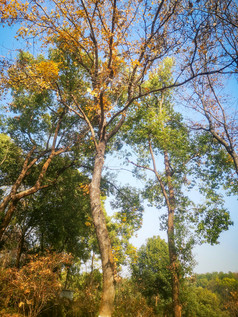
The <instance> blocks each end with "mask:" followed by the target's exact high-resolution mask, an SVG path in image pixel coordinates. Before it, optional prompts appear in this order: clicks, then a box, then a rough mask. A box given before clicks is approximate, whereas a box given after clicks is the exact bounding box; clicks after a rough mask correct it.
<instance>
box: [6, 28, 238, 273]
mask: <svg viewBox="0 0 238 317" xmlns="http://www.w3.org/2000/svg"><path fill="white" fill-rule="evenodd" d="M16 29H17V28H16V27H5V28H2V27H0V57H2V56H6V54H7V57H8V58H14V56H15V50H16V49H19V48H22V47H23V42H22V41H17V40H16V39H15V38H14V36H15V31H16ZM30 42H32V41H31V40H30ZM30 52H31V53H34V51H33V46H31V47H30ZM231 91H232V92H234V93H235V94H236V93H238V89H237V82H235V81H233V82H232V86H231ZM236 97H237V96H236ZM106 164H107V165H108V166H112V167H113V168H114V167H117V168H119V170H120V172H118V174H119V179H120V180H121V181H122V183H130V184H131V185H137V184H138V180H135V179H134V178H133V177H132V176H131V174H130V173H129V172H127V171H124V170H123V169H122V168H121V167H120V162H119V161H118V160H115V159H113V158H109V159H108V160H107V161H106ZM226 206H227V207H228V209H229V210H230V212H231V218H232V220H233V221H234V226H233V227H230V229H229V231H226V232H224V233H222V234H221V237H220V239H219V241H220V244H219V245H216V246H209V245H202V246H197V247H196V248H195V249H194V254H195V260H196V261H197V262H198V265H197V266H196V267H195V272H197V273H205V272H212V271H224V272H228V271H233V272H235V271H236V272H238V243H237V241H238V208H237V206H238V205H237V198H235V197H227V198H226ZM107 208H110V207H109V204H107ZM109 211H110V210H109ZM159 215H160V212H159V211H158V210H156V209H155V208H149V207H147V206H146V205H145V213H144V222H143V226H142V228H141V229H140V230H139V231H138V232H137V237H135V238H133V239H132V242H133V244H134V245H135V246H136V247H140V246H141V245H142V244H144V243H145V242H146V239H147V238H149V237H152V236H154V235H160V236H161V237H162V238H164V239H165V240H167V238H166V233H165V232H162V231H160V229H159V228H160V223H159Z"/></svg>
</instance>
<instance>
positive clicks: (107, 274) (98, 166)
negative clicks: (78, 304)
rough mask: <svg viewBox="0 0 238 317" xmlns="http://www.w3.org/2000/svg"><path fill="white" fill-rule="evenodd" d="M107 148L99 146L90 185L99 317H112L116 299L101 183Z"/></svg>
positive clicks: (113, 269)
mask: <svg viewBox="0 0 238 317" xmlns="http://www.w3.org/2000/svg"><path fill="white" fill-rule="evenodd" d="M105 147H106V145H105V142H100V143H99V144H98V145H97V153H96V156H95V161H94V170H93V175H92V181H91V184H90V201H91V212H92V217H93V222H94V226H95V230H96V235H97V239H98V244H99V250H100V254H101V261H102V271H103V291H102V299H101V305H100V310H99V317H111V315H112V312H113V303H114V298H115V286H114V276H115V265H114V261H113V255H112V250H111V242H110V238H109V235H108V230H107V226H106V219H105V216H104V213H103V209H102V204H101V197H100V183H101V175H102V168H103V164H104V154H105Z"/></svg>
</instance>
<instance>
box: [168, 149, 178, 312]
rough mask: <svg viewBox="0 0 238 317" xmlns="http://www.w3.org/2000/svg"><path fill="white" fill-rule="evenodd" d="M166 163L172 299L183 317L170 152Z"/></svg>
mask: <svg viewBox="0 0 238 317" xmlns="http://www.w3.org/2000/svg"><path fill="white" fill-rule="evenodd" d="M164 164H165V172H166V178H167V182H168V191H169V195H168V202H167V208H168V246H169V259H170V270H171V276H172V299H173V316H174V317H181V314H182V307H181V304H180V300H179V284H180V283H179V264H178V259H177V252H176V246H175V239H174V213H175V195H174V187H173V183H172V172H171V168H170V164H169V158H168V154H167V152H166V151H165V153H164Z"/></svg>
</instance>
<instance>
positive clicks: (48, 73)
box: [0, 52, 85, 239]
mask: <svg viewBox="0 0 238 317" xmlns="http://www.w3.org/2000/svg"><path fill="white" fill-rule="evenodd" d="M54 66H55V65H54V63H53V62H51V61H48V62H46V61H45V60H44V58H43V57H42V56H41V57H39V58H38V59H37V60H36V59H34V58H33V57H32V56H31V55H30V54H28V53H23V52H21V53H20V55H19V59H18V60H17V61H16V64H15V65H12V66H11V68H10V69H9V71H8V74H9V79H8V83H7V84H8V87H10V89H11V90H12V94H13V102H12V103H11V105H10V106H8V107H7V108H8V111H9V110H11V112H12V113H14V114H15V116H14V117H13V116H10V117H9V118H6V123H5V126H3V128H4V129H5V131H6V132H7V133H8V134H9V135H10V136H11V137H12V141H10V140H9V141H7V143H6V144H10V143H11V144H12V145H11V146H12V147H15V148H17V151H16V152H15V153H13V151H11V152H8V151H7V150H6V153H5V154H4V155H5V157H3V159H2V164H1V171H2V175H3V176H2V179H1V181H2V185H5V186H6V188H7V190H6V191H5V195H4V197H3V200H2V202H1V204H0V212H1V215H2V219H1V225H0V239H2V237H3V234H4V231H5V230H6V228H7V226H8V225H9V223H10V221H11V219H12V217H13V214H14V211H15V209H16V206H17V204H18V202H19V201H20V200H21V199H23V198H24V197H27V196H29V195H32V194H34V193H36V192H38V191H39V190H41V189H44V188H47V187H49V186H51V185H52V184H54V183H55V182H56V181H57V178H58V177H59V175H60V174H61V173H62V172H63V171H64V170H65V169H66V168H67V167H69V166H71V165H72V164H74V162H76V161H75V159H74V157H73V151H72V148H73V147H74V151H77V144H79V143H80V142H81V138H83V136H84V134H85V130H83V127H82V130H81V131H80V130H78V133H77V135H76V134H75V133H72V132H73V131H72V121H74V123H76V122H78V120H77V118H76V120H75V118H73V117H72V116H70V115H69V114H68V113H67V108H65V107H64V108H60V105H58V104H56V103H55V102H54V98H53V96H52V94H51V92H50V91H49V87H50V80H52V77H53V78H55V76H56V77H57V76H58V75H57V74H58V69H57V68H56V69H55V68H54ZM32 68H33V69H36V70H37V71H38V74H37V76H38V77H40V82H38V85H39V86H40V89H39V90H38V91H36V90H35V86H34V81H32V82H30V83H29V82H28V81H27V80H22V81H21V80H20V78H22V77H23V78H24V76H25V73H24V72H25V71H26V69H27V71H26V72H28V73H29V74H31V72H32V70H31V69H32ZM52 68H53V70H52ZM43 70H44V73H43ZM29 74H28V75H29ZM29 76H30V75H29ZM38 77H37V78H36V79H35V80H36V81H37V79H38ZM46 82H47V84H46ZM47 85H48V86H47ZM66 127H67V132H66V130H65V129H66ZM80 133H81V135H80ZM13 140H14V141H13ZM14 143H15V144H14ZM6 146H7V145H6ZM69 151H71V152H70V154H69ZM66 152H68V158H70V157H71V161H70V160H65V161H64V162H63V161H62V162H61V163H64V164H65V165H61V166H58V169H57V170H55V174H54V175H52V176H51V177H49V178H48V179H47V171H48V169H49V166H50V165H51V164H52V163H54V162H56V161H57V157H58V156H59V155H62V154H63V153H64V155H66ZM16 155H18V159H16ZM77 161H78V158H77ZM10 165H11V166H10ZM14 166H15V167H16V169H14ZM9 167H10V168H9ZM13 170H14V172H13Z"/></svg>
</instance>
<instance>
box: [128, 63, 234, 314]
mask: <svg viewBox="0 0 238 317" xmlns="http://www.w3.org/2000/svg"><path fill="white" fill-rule="evenodd" d="M171 63H172V61H171V59H166V60H165V61H164V65H163V67H162V66H161V67H160V68H159V69H158V72H157V74H156V73H154V75H153V76H151V78H150V83H148V85H149V84H150V85H155V84H156V82H159V83H160V84H161V85H163V83H164V82H165V84H167V83H168V82H169V81H170V75H171V74H170V72H171ZM127 129H128V131H130V132H131V134H130V135H129V134H127V133H125V135H126V136H127V138H126V139H127V140H128V141H129V144H131V145H132V146H133V147H134V148H135V150H136V152H137V155H138V161H139V162H138V163H133V164H134V165H135V166H136V167H137V168H142V169H144V170H149V171H152V172H153V173H154V175H155V177H156V181H157V184H158V185H157V184H156V183H154V181H150V182H149V183H148V185H147V191H148V193H147V197H148V198H149V199H150V200H151V201H152V202H153V200H154V201H157V203H158V206H160V207H161V206H162V205H165V206H166V208H167V216H166V228H167V234H168V247H169V258H170V271H171V281H172V298H173V314H174V316H175V317H179V316H181V309H182V307H181V304H180V296H179V293H180V279H181V277H182V276H183V273H182V271H183V269H184V268H185V264H186V263H185V262H184V263H183V266H184V268H183V269H182V266H181V261H183V259H186V257H187V256H188V255H189V254H188V253H187V251H191V247H192V245H193V243H194V238H192V239H188V241H187V243H186V231H188V229H189V226H190V225H191V224H189V221H188V222H187V223H186V222H185V219H186V218H187V220H190V221H191V222H193V223H195V222H196V221H198V223H197V229H196V231H197V232H199V231H200V232H202V231H204V237H205V239H206V240H207V241H208V242H211V243H215V242H216V240H217V238H218V237H219V234H220V232H221V231H222V230H227V229H228V226H229V225H230V224H231V221H230V220H229V214H228V213H227V210H226V209H224V207H223V205H222V200H221V198H220V197H219V195H218V193H216V191H215V190H214V189H212V188H210V187H207V185H206V183H202V182H201V184H199V185H198V188H197V190H198V189H199V188H201V192H202V193H203V194H204V196H205V198H206V201H205V203H204V205H202V204H201V205H198V204H197V206H196V204H195V203H193V202H192V201H191V200H190V199H189V198H188V197H187V196H186V185H189V181H188V180H187V178H191V180H192V181H193V183H194V185H195V183H196V178H197V177H198V175H197V173H195V171H196V170H197V168H196V159H197V157H200V156H201V155H202V156H203V155H206V151H207V150H208V148H207V145H205V146H204V141H203V139H202V138H203V137H201V136H200V135H195V137H194V136H192V135H191V133H190V131H189V129H188V128H187V127H186V126H185V125H184V123H183V121H182V117H181V115H180V114H178V113H176V112H174V110H173V106H172V102H171V92H170V93H169V92H168V91H167V92H166V93H165V92H162V93H161V94H155V95H154V96H150V97H148V98H146V99H145V100H144V102H143V103H142V104H141V106H140V108H139V109H137V110H135V111H131V120H128V127H127ZM201 141H202V142H201ZM142 144H143V147H145V144H146V145H147V146H146V149H145V150H144V151H142ZM161 160H162V161H163V163H160V169H159V168H158V167H157V161H159V162H160V161H161ZM162 164H163V165H164V168H163V171H161V165H162ZM215 201H216V203H215ZM220 203H221V205H220ZM196 208H197V210H196ZM200 217H201V219H199V218H200ZM203 217H204V219H203ZM196 218H197V219H196ZM183 228H184V229H183ZM181 234H182V237H181ZM181 238H182V239H181ZM182 250H183V252H181V251H182ZM185 251H186V252H185ZM186 253H187V254H186Z"/></svg>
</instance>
